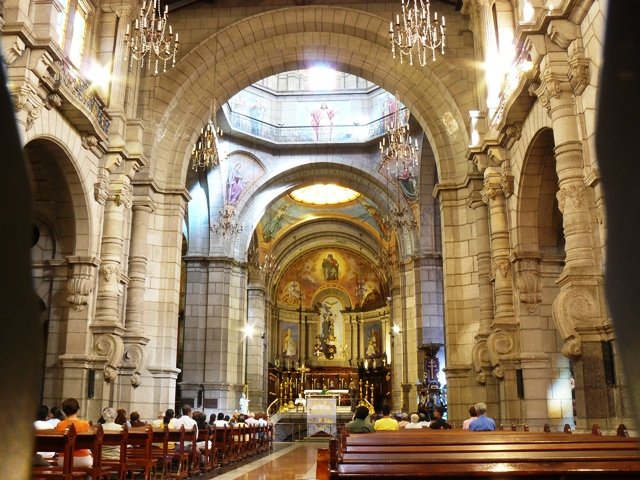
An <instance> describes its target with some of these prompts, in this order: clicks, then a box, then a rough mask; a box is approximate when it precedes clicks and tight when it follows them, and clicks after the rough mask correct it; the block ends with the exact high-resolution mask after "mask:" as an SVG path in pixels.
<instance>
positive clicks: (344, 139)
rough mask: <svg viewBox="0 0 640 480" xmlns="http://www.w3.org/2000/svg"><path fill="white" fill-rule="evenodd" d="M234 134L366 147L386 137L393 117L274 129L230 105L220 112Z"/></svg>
mask: <svg viewBox="0 0 640 480" xmlns="http://www.w3.org/2000/svg"><path fill="white" fill-rule="evenodd" d="M222 110H223V112H224V113H225V116H226V117H227V121H228V123H229V125H230V126H231V128H232V129H233V130H236V131H238V132H241V133H245V134H247V135H252V136H254V137H257V138H261V139H263V140H265V141H268V142H271V143H278V144H287V143H288V144H307V143H367V142H370V141H371V140H374V139H376V138H378V137H381V136H382V135H384V134H385V131H386V127H387V126H388V125H389V124H390V122H391V117H392V116H393V114H389V115H385V116H384V117H381V118H378V119H376V120H373V121H371V122H369V123H366V124H362V125H360V124H358V123H355V122H354V123H353V124H351V125H318V126H314V125H291V126H285V125H284V124H280V125H273V124H271V123H267V122H264V121H262V120H259V119H257V118H253V117H251V116H249V115H245V114H243V113H238V112H235V111H233V110H232V109H231V107H230V106H229V104H228V103H227V104H225V105H224V106H223V108H222ZM407 118H408V110H407V109H406V107H405V108H403V109H401V110H400V123H401V124H404V123H406V121H407Z"/></svg>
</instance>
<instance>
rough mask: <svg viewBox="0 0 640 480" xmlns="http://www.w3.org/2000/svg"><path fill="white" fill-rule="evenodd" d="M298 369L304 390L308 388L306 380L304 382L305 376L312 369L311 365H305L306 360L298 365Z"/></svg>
mask: <svg viewBox="0 0 640 480" xmlns="http://www.w3.org/2000/svg"><path fill="white" fill-rule="evenodd" d="M296 371H297V372H298V373H299V374H300V378H301V380H302V391H303V392H304V391H305V390H306V388H307V386H306V385H305V382H304V378H305V375H306V374H307V373H309V372H310V371H311V369H310V368H309V367H307V366H305V364H304V362H302V365H300V366H299V367H297V368H296Z"/></svg>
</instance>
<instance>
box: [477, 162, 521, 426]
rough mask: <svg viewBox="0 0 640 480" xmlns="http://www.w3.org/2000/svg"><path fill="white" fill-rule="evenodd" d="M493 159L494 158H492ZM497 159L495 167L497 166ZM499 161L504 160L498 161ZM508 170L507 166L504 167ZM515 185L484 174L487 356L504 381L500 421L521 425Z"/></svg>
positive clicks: (492, 172) (495, 171) (495, 170)
mask: <svg viewBox="0 0 640 480" xmlns="http://www.w3.org/2000/svg"><path fill="white" fill-rule="evenodd" d="M490 156H494V155H491V154H490ZM495 160H496V159H494V163H495ZM497 160H502V163H504V160H503V159H501V158H498V159H497ZM503 166H504V165H503ZM512 188H513V185H512V184H510V183H509V182H508V181H505V177H504V176H503V168H499V167H493V166H491V167H487V169H486V170H485V172H484V188H483V189H482V198H483V200H484V201H485V202H487V203H488V205H489V225H490V243H491V275H492V277H493V285H494V292H493V293H494V302H495V313H494V318H493V321H492V323H491V333H490V334H489V336H488V337H487V352H488V354H489V360H490V362H491V365H492V366H493V375H494V376H495V377H497V378H499V379H502V380H503V381H502V382H500V383H499V388H500V413H501V414H500V418H501V419H502V420H503V421H504V422H509V423H510V422H512V421H515V422H517V421H518V419H519V418H521V414H520V408H519V402H518V399H517V391H516V373H515V367H516V365H515V363H514V361H513V360H514V357H515V356H517V355H518V352H519V347H518V339H517V336H516V335H515V332H516V330H517V322H516V318H515V311H514V308H513V286H512V274H511V262H510V261H509V254H510V252H511V247H510V243H509V226H508V223H507V208H506V197H507V196H508V195H511V193H512Z"/></svg>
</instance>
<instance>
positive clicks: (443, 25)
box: [442, 15, 444, 27]
mask: <svg viewBox="0 0 640 480" xmlns="http://www.w3.org/2000/svg"><path fill="white" fill-rule="evenodd" d="M442 26H443V27H444V15H443V16H442Z"/></svg>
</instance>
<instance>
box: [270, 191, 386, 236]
mask: <svg viewBox="0 0 640 480" xmlns="http://www.w3.org/2000/svg"><path fill="white" fill-rule="evenodd" d="M322 217H326V218H345V219H357V220H358V221H360V222H364V223H366V224H367V225H368V226H369V227H370V228H371V229H372V230H374V231H375V232H377V235H378V236H379V237H380V238H382V239H384V240H385V241H386V240H388V239H389V233H390V228H389V226H388V224H387V222H385V220H384V218H383V216H382V215H381V214H380V211H379V209H378V208H377V206H376V205H375V204H374V203H373V202H371V201H370V200H368V199H366V198H363V197H360V198H358V199H356V200H353V201H351V202H347V203H344V204H339V205H326V206H323V205H306V204H302V203H299V202H296V201H295V200H293V199H292V198H291V197H290V196H289V195H285V196H283V197H281V198H279V199H278V200H276V201H275V202H274V203H273V204H272V205H271V206H270V207H269V208H268V209H267V211H266V212H265V214H264V215H263V217H262V219H261V220H260V223H259V224H258V238H259V239H260V241H261V242H264V243H272V242H274V241H277V240H278V239H279V238H281V237H282V236H284V235H286V233H287V231H288V230H289V229H290V228H291V227H293V226H294V225H295V224H298V223H300V222H304V221H307V220H310V219H314V218H322Z"/></svg>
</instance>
